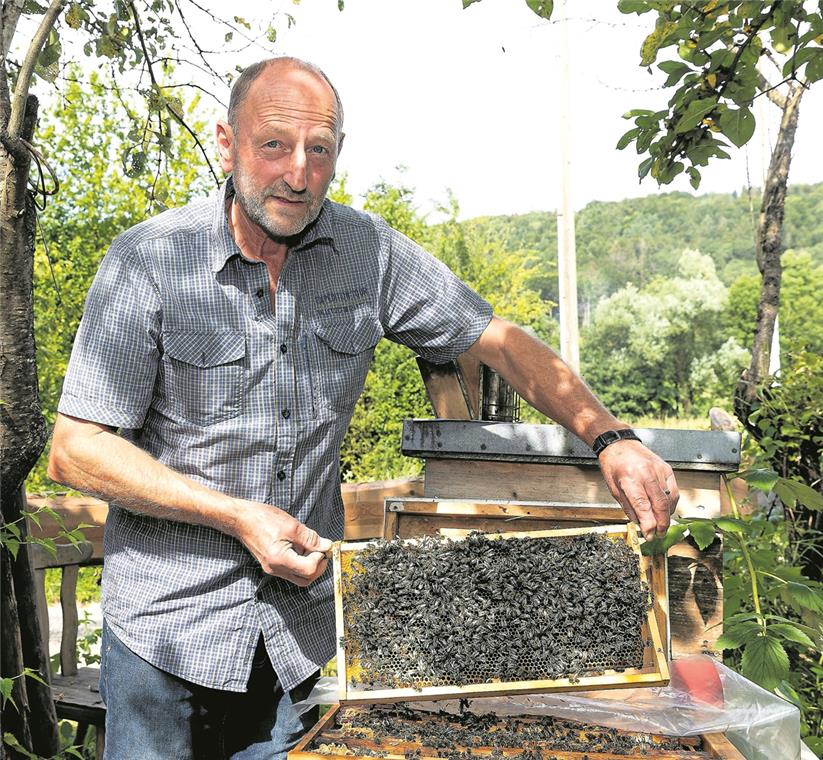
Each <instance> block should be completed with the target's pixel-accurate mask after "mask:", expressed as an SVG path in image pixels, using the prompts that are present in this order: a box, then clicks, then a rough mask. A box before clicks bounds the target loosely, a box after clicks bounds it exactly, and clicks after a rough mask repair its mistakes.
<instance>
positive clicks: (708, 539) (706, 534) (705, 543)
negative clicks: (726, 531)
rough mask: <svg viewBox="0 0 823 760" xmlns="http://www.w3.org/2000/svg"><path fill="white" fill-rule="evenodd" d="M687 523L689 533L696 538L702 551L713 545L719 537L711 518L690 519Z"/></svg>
mask: <svg viewBox="0 0 823 760" xmlns="http://www.w3.org/2000/svg"><path fill="white" fill-rule="evenodd" d="M687 524H688V527H689V535H690V536H691V537H692V538H693V539H694V542H695V543H696V544H697V548H698V549H700V551H703V550H704V549H705V548H707V547H709V546H711V545H712V544H713V543H714V540H715V539H716V538H717V535H716V534H715V528H714V523H713V522H712V521H711V520H690V521H689V522H688V523H687Z"/></svg>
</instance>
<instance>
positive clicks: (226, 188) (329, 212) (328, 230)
mask: <svg viewBox="0 0 823 760" xmlns="http://www.w3.org/2000/svg"><path fill="white" fill-rule="evenodd" d="M233 195H234V185H233V184H232V178H231V177H228V179H227V180H226V181H225V182H224V183H223V185H222V186H221V187H220V188H219V189H218V190H217V192H215V193H213V194H212V196H211V197H212V198H213V199H214V209H213V217H212V228H211V237H212V247H211V254H210V258H211V261H210V265H211V270H212V272H215V273H217V272H219V271H220V270H221V269H222V268H223V267H224V266H225V265H226V262H227V261H228V260H229V259H230V258H232V256H239V255H240V249H239V248H238V247H237V243H235V242H234V238H233V237H232V234H231V228H230V227H229V220H228V217H227V216H226V203H227V201H228V199H229V198H231V197H232V196H233ZM334 216H335V210H334V204H332V202H331V201H330V200H329V199H328V198H326V200H325V201H323V206H322V207H321V209H320V213H319V214H318V216H317V219H315V220H314V221H313V222H312V223H311V224H310V225H309V226H308V227H307V228H306V229H305V230H303V232H302V233H301V234H300V236H299V238H298V240H297V241H296V242H295V244H294V245H293V246H292V251H303V250H306V249H309V248H311V247H312V246H314V245H315V244H316V243H320V242H325V243H329V244H330V245H331V247H332V249H333V250H334V251H335V253H337V252H338V249H337V246H336V245H335V240H334Z"/></svg>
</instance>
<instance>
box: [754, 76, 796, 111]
mask: <svg viewBox="0 0 823 760" xmlns="http://www.w3.org/2000/svg"><path fill="white" fill-rule="evenodd" d="M790 80H791V77H789V79H784V80H783V81H782V82H778V83H777V84H775V85H773V84H771V83H770V82H769V80H768V79H766V77H765V76H763V74H762V73H761V72H760V70H758V71H757V86H758V88H759V89H760V94H761V95H765V96H766V97H767V98H768V99H769V100H771V101H772V103H774V104H775V105H776V106H777V107H778V108H780V109H781V110H783V109H784V108H785V107H786V96H785V95H784V94H783V93H782V92H778V91H777V88H778V87H780V85H781V84H786V82H788V81H790ZM755 97H758V96H757V95H755Z"/></svg>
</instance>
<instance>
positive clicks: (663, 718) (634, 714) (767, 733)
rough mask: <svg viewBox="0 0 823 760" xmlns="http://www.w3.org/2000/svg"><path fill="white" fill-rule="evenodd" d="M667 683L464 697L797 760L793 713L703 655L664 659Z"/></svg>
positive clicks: (767, 759) (326, 683)
mask: <svg viewBox="0 0 823 760" xmlns="http://www.w3.org/2000/svg"><path fill="white" fill-rule="evenodd" d="M671 666H672V680H671V683H670V684H669V685H668V686H664V687H646V688H637V689H613V690H609V691H587V692H564V693H555V694H535V695H528V696H519V697H517V696H515V697H495V698H483V699H472V700H470V701H469V709H470V710H471V711H472V712H475V713H478V714H483V713H495V714H497V715H518V714H530V715H554V716H556V717H558V718H566V719H568V720H576V721H579V722H581V723H590V724H594V725H599V726H607V727H609V728H617V729H621V730H623V731H642V732H647V733H655V734H664V735H666V736H694V735H697V734H708V733H715V732H719V733H724V734H726V736H727V738H728V739H729V741H731V743H732V744H734V746H735V747H737V749H739V750H740V751H741V752H742V753H743V755H744V756H745V757H746V758H747V760H800V712H799V710H798V709H797V707H795V706H794V705H793V704H791V703H789V702H786V701H785V700H783V699H781V698H780V697H778V696H776V695H775V694H772V693H771V692H768V691H766V690H765V689H762V688H760V687H759V686H758V685H757V684H754V683H752V682H751V681H749V680H748V679H746V678H744V677H743V676H741V675H740V674H738V673H735V672H734V671H733V670H730V669H729V668H727V667H726V666H725V665H723V664H722V663H719V662H717V661H716V660H714V659H712V658H711V657H706V656H697V657H688V658H685V659H681V660H675V661H673V662H672V663H671ZM337 694H338V692H337V679H336V678H321V679H320V680H319V681H318V684H317V686H315V688H314V690H313V691H312V692H311V694H309V696H308V697H307V699H306V700H304V701H303V702H298V703H296V704H295V709H297V710H298V713H299V714H302V713H303V712H305V711H306V710H308V709H309V708H311V707H313V706H314V705H318V704H325V705H327V704H334V703H336V702H337ZM409 706H410V707H414V708H415V709H423V710H446V711H449V712H458V711H459V709H460V703H459V702H458V701H457V700H446V701H440V702H415V703H412V704H410V705H409Z"/></svg>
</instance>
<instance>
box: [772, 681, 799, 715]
mask: <svg viewBox="0 0 823 760" xmlns="http://www.w3.org/2000/svg"><path fill="white" fill-rule="evenodd" d="M777 693H778V694H779V695H780V696H781V697H783V699H785V700H786V701H787V702H791V703H792V704H793V705H794V706H795V707H798V708H800V709H801V710H802V709H804V702H803V698H802V697H801V696H800V695H799V694H798V693H797V691H796V690H795V688H794V686H792V685H791V684H790V683H789V682H788V681H781V682H780V685H779V686H778V687H777Z"/></svg>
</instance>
